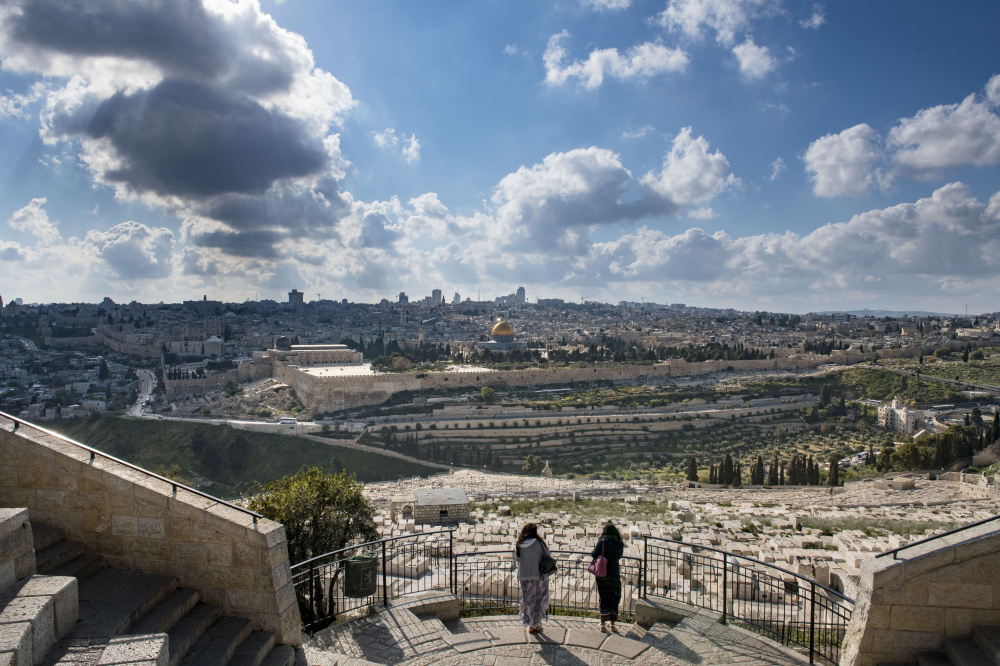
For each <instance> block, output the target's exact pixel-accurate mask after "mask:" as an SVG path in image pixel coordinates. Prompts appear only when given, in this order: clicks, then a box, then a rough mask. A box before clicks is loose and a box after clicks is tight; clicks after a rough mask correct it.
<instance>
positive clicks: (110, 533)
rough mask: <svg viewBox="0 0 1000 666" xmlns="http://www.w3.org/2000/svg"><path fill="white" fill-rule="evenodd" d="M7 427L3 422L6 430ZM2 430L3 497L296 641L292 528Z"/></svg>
mask: <svg viewBox="0 0 1000 666" xmlns="http://www.w3.org/2000/svg"><path fill="white" fill-rule="evenodd" d="M7 427H9V424H4V428H7ZM4 428H0V447H2V450H3V452H4V455H3V459H2V460H0V504H2V505H3V506H8V507H26V508H27V509H28V511H29V513H30V516H31V522H32V523H39V524H43V525H50V526H53V527H59V528H61V529H62V530H63V532H64V533H65V535H66V537H67V538H69V539H75V540H77V541H81V542H83V544H84V548H85V550H87V551H88V552H92V553H99V554H101V555H103V556H104V559H105V563H106V565H107V566H110V567H119V568H124V569H132V570H137V571H145V572H150V573H166V574H173V575H174V576H176V577H177V578H178V580H179V581H180V584H181V586H183V587H189V588H195V589H197V590H198V591H199V592H200V594H201V598H202V600H203V601H205V602H207V603H213V604H218V605H219V606H221V608H222V611H223V613H225V614H227V615H233V616H237V617H244V618H248V619H250V620H251V621H252V623H253V625H254V626H255V627H256V628H259V629H263V630H266V631H271V632H274V633H275V635H276V636H277V637H278V640H279V642H282V643H288V644H298V643H299V641H300V638H301V636H300V620H299V611H298V605H297V603H296V599H295V590H294V588H293V586H292V581H291V573H290V570H289V563H288V548H287V545H286V542H285V529H284V527H282V526H281V525H280V524H278V523H275V522H272V521H270V520H266V519H258V521H257V523H256V524H254V521H253V517H252V516H251V515H249V514H246V513H244V512H242V511H239V510H237V509H235V508H233V507H231V506H229V505H226V504H222V503H220V502H219V501H216V500H211V499H208V498H205V497H202V496H200V495H197V494H195V493H192V492H189V491H185V490H183V489H180V488H177V489H175V488H173V487H172V486H171V484H169V483H166V482H164V481H161V480H159V479H157V478H155V477H153V476H150V475H149V474H148V473H145V472H142V471H138V470H135V469H132V468H130V467H127V466H125V465H122V464H121V463H117V462H114V461H112V460H109V459H107V458H104V457H102V456H95V457H94V459H93V460H91V458H90V453H89V452H88V451H87V450H86V449H84V448H82V447H80V446H77V445H75V444H72V443H69V442H67V441H64V440H62V439H59V438H57V437H53V436H49V435H46V434H44V433H42V432H40V431H38V430H35V429H34V428H31V427H29V426H25V425H22V426H21V427H20V428H19V429H18V431H17V432H16V433H11V432H9V431H7V430H6V429H4Z"/></svg>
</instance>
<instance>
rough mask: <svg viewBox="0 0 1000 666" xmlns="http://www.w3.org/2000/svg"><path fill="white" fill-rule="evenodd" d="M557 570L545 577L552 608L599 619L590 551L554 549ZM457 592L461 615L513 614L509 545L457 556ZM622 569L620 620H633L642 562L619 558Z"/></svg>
mask: <svg viewBox="0 0 1000 666" xmlns="http://www.w3.org/2000/svg"><path fill="white" fill-rule="evenodd" d="M552 557H553V558H555V560H556V564H557V566H558V569H557V571H556V573H555V575H553V576H551V577H550V578H549V606H548V610H549V611H550V612H557V613H561V614H573V615H585V616H593V617H597V615H598V612H597V608H598V598H597V587H596V584H595V580H596V579H595V578H594V575H593V574H591V573H589V572H588V571H587V567H588V566H590V562H591V557H590V552H589V551H587V552H584V551H570V550H553V551H552ZM455 560H456V562H455V594H456V596H458V598H459V601H460V602H461V609H462V613H463V614H464V615H496V614H501V613H504V612H505V611H506V612H509V613H511V614H516V613H517V612H518V606H519V604H520V603H521V585H520V583H519V582H518V580H517V563H516V562H515V561H514V553H513V549H512V548H508V549H506V550H495V551H488V552H478V553H460V554H457V555H456V556H455ZM619 564H620V567H621V590H622V596H621V601H620V603H619V605H618V609H619V613H620V617H621V619H622V621H628V622H630V621H632V619H633V610H634V608H635V602H636V601H637V600H638V599H639V594H640V591H641V589H642V560H640V559H638V558H635V557H623V558H621V560H620V562H619Z"/></svg>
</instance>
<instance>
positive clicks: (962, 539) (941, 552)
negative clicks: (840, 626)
mask: <svg viewBox="0 0 1000 666" xmlns="http://www.w3.org/2000/svg"><path fill="white" fill-rule="evenodd" d="M898 557H899V559H898V560H893V559H892V557H891V556H887V557H880V558H875V559H870V560H867V561H865V562H864V563H863V564H862V565H861V585H860V593H859V595H858V598H857V600H856V603H855V610H854V614H853V616H852V617H851V623H850V625H849V626H848V629H847V636H846V638H845V639H844V648H843V652H842V657H841V660H840V664H841V666H875V665H876V664H879V663H905V662H915V661H916V654H917V652H920V651H923V650H940V649H941V648H942V646H943V645H944V641H945V639H946V638H952V637H957V636H969V635H970V634H971V633H972V628H973V627H974V626H975V625H977V624H997V623H1000V577H998V576H997V571H1000V522H992V523H987V524H985V525H981V526H979V527H976V528H971V529H969V530H966V531H964V532H959V533H957V534H954V535H950V536H947V537H942V538H940V539H936V540H934V541H931V542H929V543H927V544H925V545H920V546H914V547H913V548H909V549H907V550H904V551H901V552H900V553H899V554H898Z"/></svg>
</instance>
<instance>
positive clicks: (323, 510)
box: [247, 467, 378, 564]
mask: <svg viewBox="0 0 1000 666" xmlns="http://www.w3.org/2000/svg"><path fill="white" fill-rule="evenodd" d="M363 488H364V486H362V485H361V484H360V483H357V482H356V481H355V480H354V475H353V474H350V475H348V474H347V473H346V472H343V471H342V472H339V473H337V474H327V473H326V472H324V471H323V469H322V468H320V467H311V468H309V469H304V470H301V471H299V472H298V473H297V474H295V475H294V476H286V477H283V478H281V479H278V480H277V481H272V482H271V483H266V484H264V485H263V486H261V485H260V484H257V487H256V488H255V489H254V491H253V494H252V497H251V499H250V501H249V502H247V508H248V509H250V510H251V511H256V512H258V513H260V514H261V515H263V516H264V517H265V518H268V519H270V520H273V521H276V522H279V523H281V524H282V525H284V526H285V537H286V539H287V540H288V559H289V562H290V563H291V564H297V563H298V562H303V561H305V560H307V559H309V558H311V557H315V556H317V555H322V554H323V553H329V552H330V551H333V550H339V549H340V548H344V547H346V546H347V545H349V544H351V543H354V542H356V541H358V540H360V541H374V540H375V539H377V538H378V530H377V529H376V528H375V520H374V516H375V507H374V506H372V504H371V502H369V501H368V499H367V498H366V497H365V496H364V494H363V493H362V490H363Z"/></svg>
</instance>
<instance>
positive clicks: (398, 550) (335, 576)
mask: <svg viewBox="0 0 1000 666" xmlns="http://www.w3.org/2000/svg"><path fill="white" fill-rule="evenodd" d="M453 545H454V537H453V531H452V530H439V531H436V532H423V533H418V534H408V535H405V536H400V537H393V538H390V539H381V540H379V541H369V542H367V543H361V544H357V545H355V546H348V547H347V548H341V549H340V550H335V551H333V552H330V553H326V554H325V555H319V556H317V557H314V558H312V559H309V560H306V561H304V562H300V563H298V564H296V565H294V566H293V567H292V568H291V570H292V583H293V584H294V586H295V596H296V598H297V600H298V604H299V614H300V615H301V616H302V625H303V628H304V629H305V630H306V631H307V632H313V631H316V630H318V629H322V628H323V627H325V626H327V625H329V624H330V623H331V622H333V621H335V620H336V619H337V616H338V615H343V614H344V613H350V612H352V611H357V610H361V609H367V608H368V607H369V606H372V605H374V604H377V603H381V604H382V605H383V606H388V605H389V600H390V599H395V598H397V597H401V596H405V595H407V594H413V593H415V592H425V591H429V590H450V589H452V587H453V581H454V574H453V568H454V563H455V558H454V557H453V552H454V551H453ZM364 556H370V557H374V558H375V560H376V562H375V574H376V575H375V579H374V580H373V581H371V585H370V586H368V587H367V589H361V590H360V591H359V590H358V589H351V588H352V581H348V580H347V572H348V567H349V566H350V565H349V562H350V561H351V560H352V559H353V558H358V557H364ZM355 562H357V560H355ZM355 587H356V586H355ZM361 587H362V588H363V587H364V586H361Z"/></svg>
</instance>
